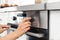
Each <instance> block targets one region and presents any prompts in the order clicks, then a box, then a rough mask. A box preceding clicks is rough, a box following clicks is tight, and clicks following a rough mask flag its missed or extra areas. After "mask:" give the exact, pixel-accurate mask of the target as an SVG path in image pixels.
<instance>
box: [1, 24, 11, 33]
mask: <svg viewBox="0 0 60 40" xmlns="http://www.w3.org/2000/svg"><path fill="white" fill-rule="evenodd" d="M9 27H10V26H9V25H1V24H0V33H2V32H4V31H5V30H7V29H9Z"/></svg>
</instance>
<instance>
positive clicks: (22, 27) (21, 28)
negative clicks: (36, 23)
mask: <svg viewBox="0 0 60 40" xmlns="http://www.w3.org/2000/svg"><path fill="white" fill-rule="evenodd" d="M30 20H31V18H30V17H27V18H24V19H23V20H22V22H20V23H19V25H18V28H17V30H16V33H17V34H19V36H21V35H23V34H24V33H25V32H27V31H28V30H29V29H30V26H31V22H30ZM19 36H18V37H19Z"/></svg>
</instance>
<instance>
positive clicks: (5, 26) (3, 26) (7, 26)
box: [2, 25, 10, 28]
mask: <svg viewBox="0 0 60 40" xmlns="http://www.w3.org/2000/svg"><path fill="white" fill-rule="evenodd" d="M2 28H10V25H2Z"/></svg>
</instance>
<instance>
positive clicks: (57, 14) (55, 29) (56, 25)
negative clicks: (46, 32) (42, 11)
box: [49, 11, 60, 40]
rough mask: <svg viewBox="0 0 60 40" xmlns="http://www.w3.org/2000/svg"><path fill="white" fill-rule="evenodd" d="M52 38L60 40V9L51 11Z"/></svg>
mask: <svg viewBox="0 0 60 40" xmlns="http://www.w3.org/2000/svg"><path fill="white" fill-rule="evenodd" d="M49 29H50V40H60V11H51V12H50V27H49Z"/></svg>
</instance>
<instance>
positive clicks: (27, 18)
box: [22, 17, 31, 22]
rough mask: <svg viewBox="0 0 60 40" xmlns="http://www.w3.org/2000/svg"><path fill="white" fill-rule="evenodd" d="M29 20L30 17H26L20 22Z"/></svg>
mask: <svg viewBox="0 0 60 40" xmlns="http://www.w3.org/2000/svg"><path fill="white" fill-rule="evenodd" d="M30 19H31V17H26V18H24V19H23V20H22V22H26V21H29V20H30Z"/></svg>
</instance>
